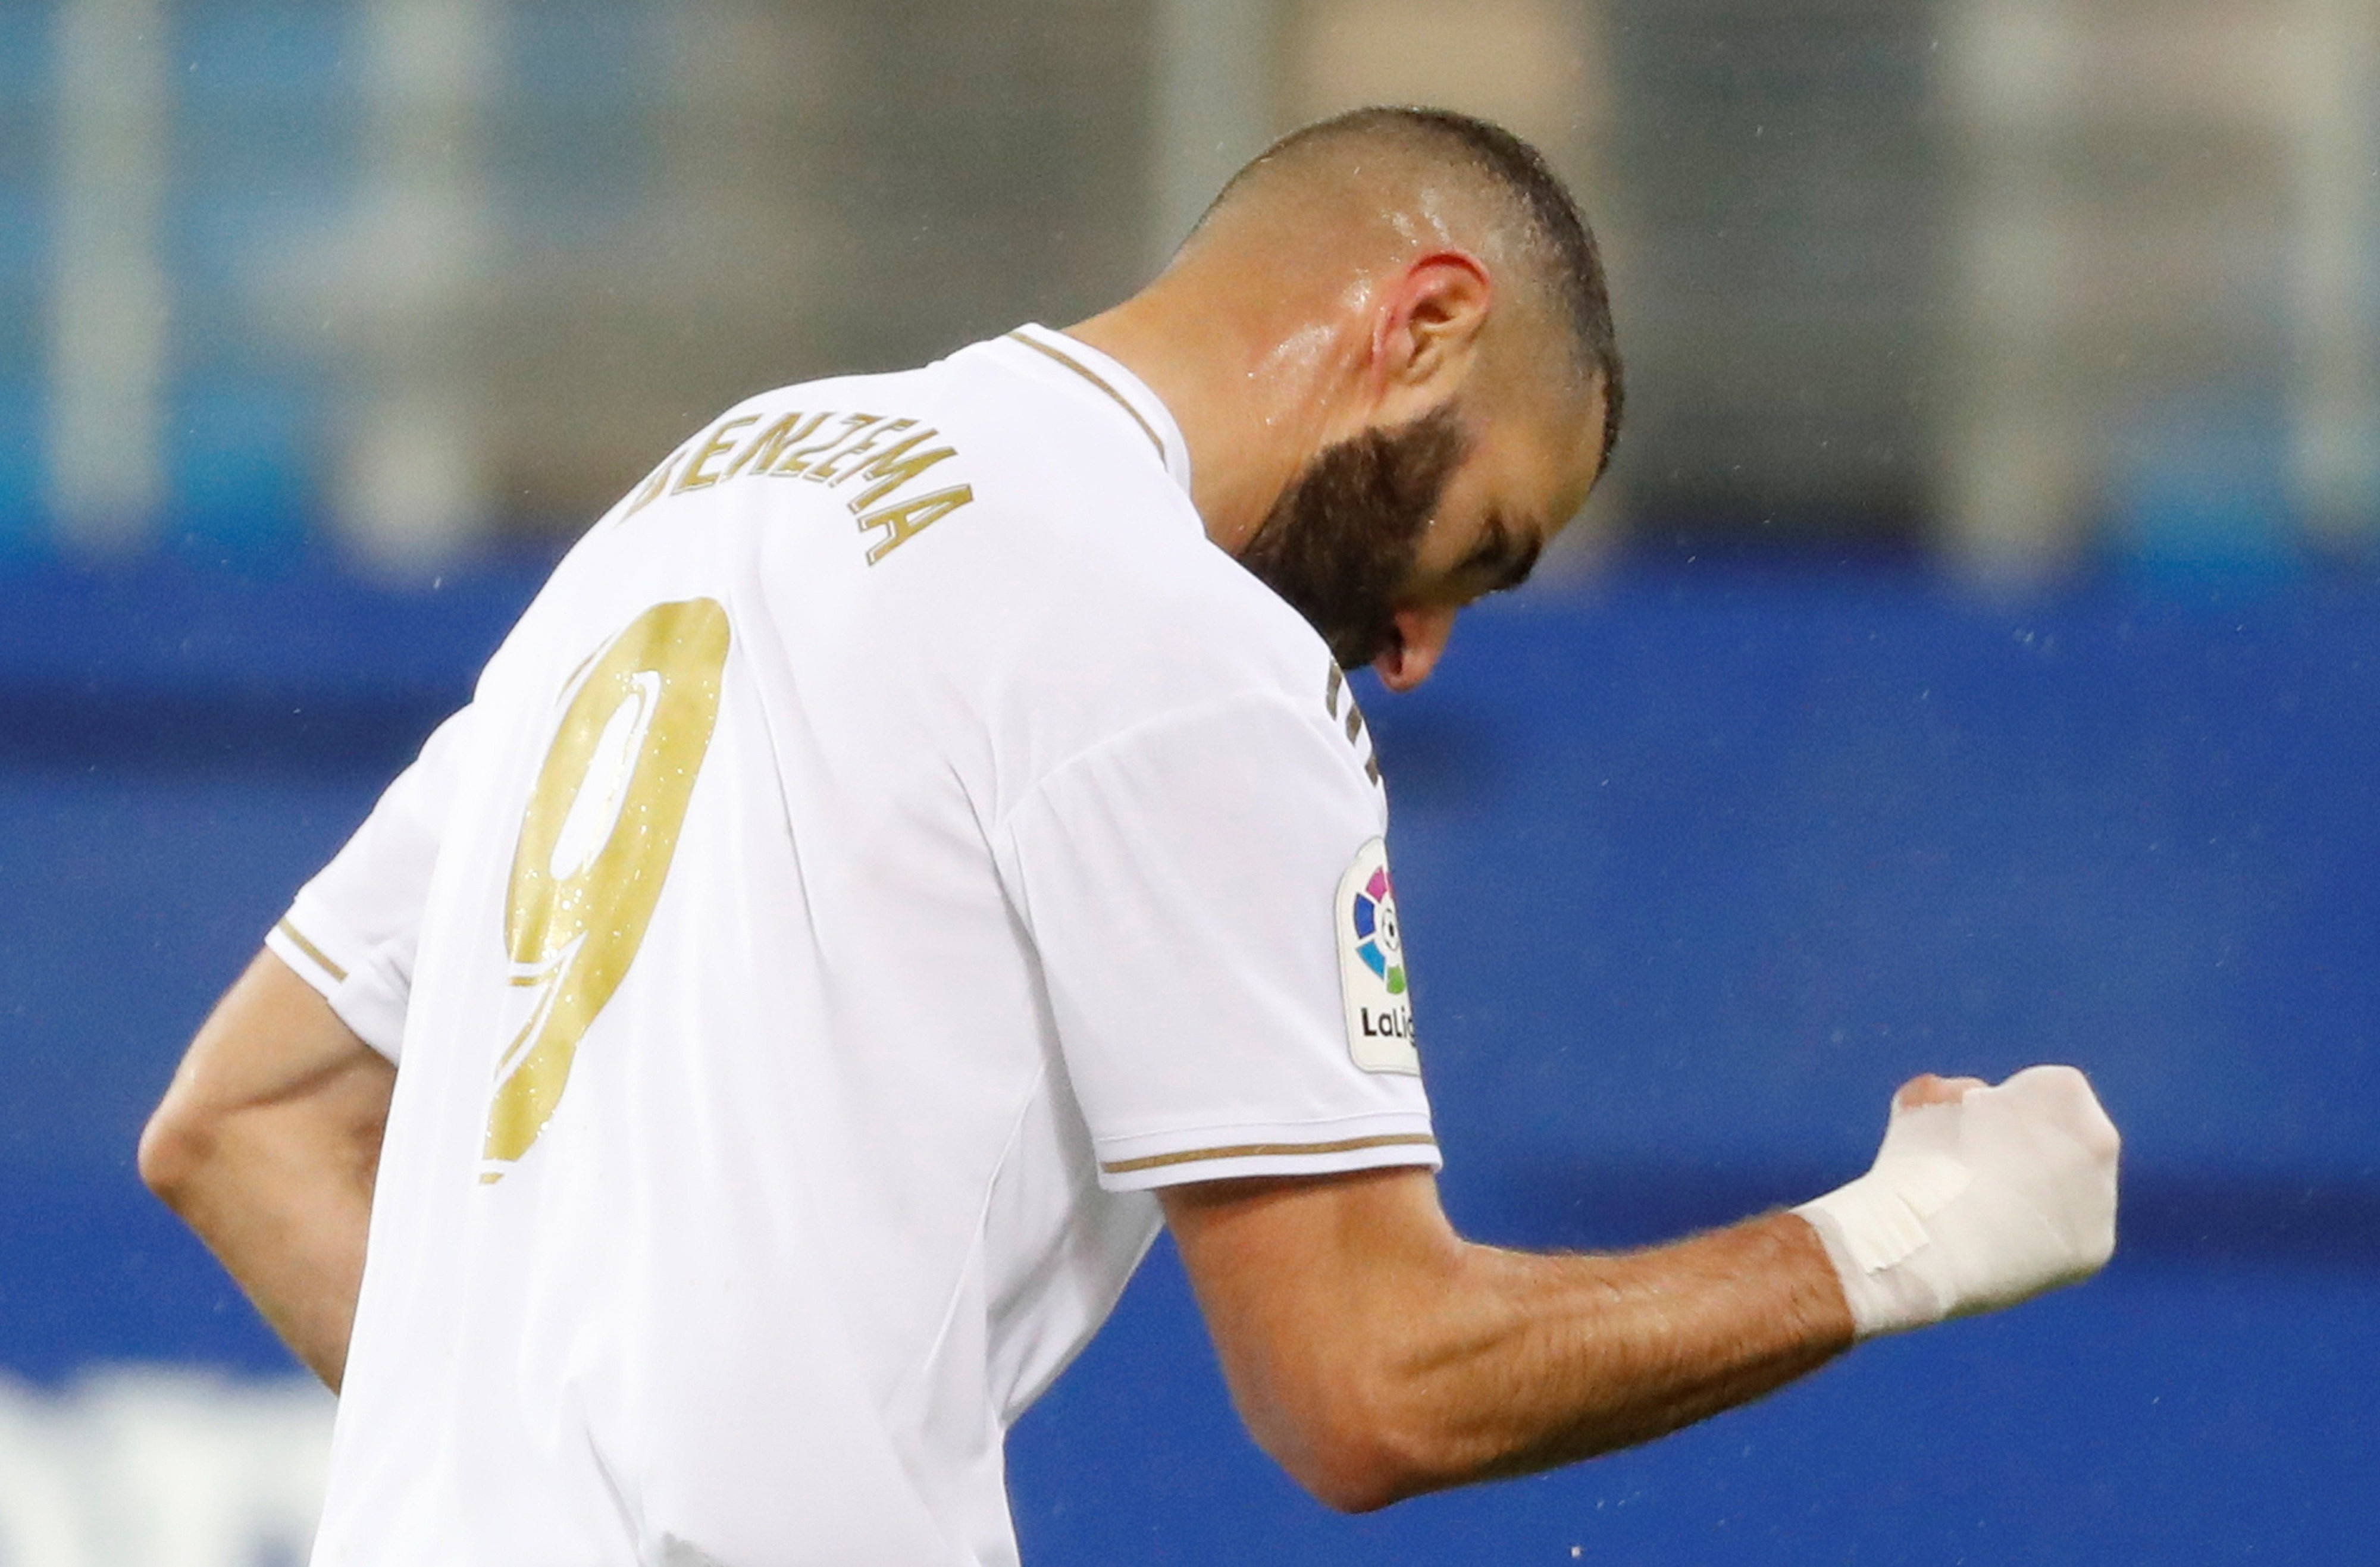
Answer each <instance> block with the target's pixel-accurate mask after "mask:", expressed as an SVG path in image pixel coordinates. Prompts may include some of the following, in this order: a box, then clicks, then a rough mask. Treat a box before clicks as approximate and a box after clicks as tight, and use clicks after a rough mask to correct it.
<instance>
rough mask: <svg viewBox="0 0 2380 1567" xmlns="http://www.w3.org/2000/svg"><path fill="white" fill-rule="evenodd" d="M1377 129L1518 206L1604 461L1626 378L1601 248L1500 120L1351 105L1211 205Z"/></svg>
mask: <svg viewBox="0 0 2380 1567" xmlns="http://www.w3.org/2000/svg"><path fill="white" fill-rule="evenodd" d="M1382 134H1386V135H1390V136H1400V135H1401V136H1403V137H1405V138H1407V139H1410V140H1420V141H1424V142H1428V143H1431V144H1434V145H1435V146H1437V147H1439V148H1440V149H1443V150H1445V151H1447V152H1452V153H1454V154H1455V155H1456V156H1459V157H1461V158H1463V160H1465V161H1466V162H1468V163H1469V164H1471V165H1472V166H1473V167H1475V168H1476V169H1478V170H1479V171H1481V172H1482V173H1484V174H1486V175H1488V176H1489V177H1490V178H1491V179H1493V180H1494V181H1495V182H1496V184H1497V185H1498V187H1500V188H1501V189H1502V190H1503V192H1504V193H1505V194H1506V195H1507V196H1509V197H1510V198H1512V200H1513V202H1514V203H1515V204H1516V205H1517V206H1518V207H1519V208H1520V211H1521V213H1522V215H1523V216H1524V218H1525V219H1526V221H1527V224H1528V226H1529V229H1530V231H1531V235H1532V237H1534V238H1535V239H1536V242H1537V243H1538V245H1540V246H1541V247H1542V248H1543V249H1544V251H1545V253H1546V255H1547V257H1548V262H1549V264H1548V267H1547V269H1546V271H1547V277H1546V282H1547V284H1548V285H1549V286H1550V287H1551V289H1552V290H1553V293H1554V297H1555V298H1557V299H1559V300H1560V302H1561V309H1562V313H1563V316H1564V317H1565V319H1566V320H1567V321H1568V322H1569V324H1570V329H1571V344H1572V348H1573V352H1574V353H1575V355H1576V357H1577V362H1578V364H1579V367H1580V368H1581V369H1583V370H1586V371H1588V372H1589V373H1591V374H1593V375H1595V376H1597V377H1598V378H1599V379H1600V380H1601V381H1602V383H1603V453H1602V457H1601V459H1600V463H1601V465H1602V466H1609V463H1610V461H1611V449H1612V447H1613V446H1614V445H1615V444H1617V443H1618V442H1619V440H1620V412H1621V403H1622V401H1623V399H1624V396H1625V393H1626V383H1625V381H1624V379H1623V377H1622V374H1621V363H1620V340H1619V335H1618V334H1617V333H1616V332H1614V330H1613V329H1612V324H1611V293H1610V289H1609V285H1607V284H1606V282H1605V280H1604V274H1603V254H1602V252H1601V251H1600V250H1599V249H1597V246H1596V243H1595V231H1594V229H1592V228H1590V227H1589V226H1588V225H1587V222H1586V218H1585V214H1584V213H1581V212H1580V211H1579V208H1578V201H1577V200H1576V199H1575V198H1574V197H1573V196H1572V195H1571V193H1570V188H1569V187H1567V186H1565V185H1564V184H1562V182H1561V176H1559V175H1557V174H1555V173H1554V171H1553V170H1552V169H1551V168H1549V167H1548V166H1547V164H1546V160H1545V155H1544V154H1543V153H1541V152H1538V151H1537V150H1536V148H1535V147H1532V146H1530V145H1529V144H1528V142H1526V141H1524V140H1522V139H1521V138H1519V137H1517V136H1515V135H1513V134H1512V132H1511V131H1509V130H1506V129H1505V128H1503V127H1502V126H1500V125H1496V124H1493V123H1491V122H1489V121H1488V120H1483V119H1480V118H1478V117H1477V116H1475V115H1463V114H1457V113H1455V112H1454V111H1453V110H1451V109H1430V108H1407V107H1397V106H1389V105H1379V106H1375V107H1371V108H1364V109H1351V110H1349V111H1347V112H1346V113H1345V114H1342V115H1332V116H1331V117H1330V118H1329V119H1327V120H1318V121H1316V122H1315V123H1314V124H1312V125H1309V126H1307V127H1305V128H1304V129H1302V130H1293V131H1292V132H1290V133H1289V134H1288V135H1287V136H1284V137H1282V138H1281V140H1278V141H1276V142H1274V143H1273V144H1272V145H1271V146H1270V147H1269V148H1267V149H1266V150H1265V151H1264V152H1262V153H1261V154H1259V155H1258V156H1257V159H1256V160H1255V161H1254V162H1253V163H1251V164H1248V166H1247V167H1246V168H1245V169H1242V170H1241V171H1240V173H1239V174H1238V175H1237V176H1234V177H1233V180H1232V184H1231V185H1227V186H1225V187H1224V188H1223V194H1222V195H1221V196H1219V197H1217V198H1216V205H1217V206H1220V205H1221V204H1222V203H1223V201H1224V200H1225V199H1227V198H1228V197H1229V196H1230V195H1231V192H1232V187H1233V186H1236V185H1238V184H1239V183H1240V181H1241V180H1243V179H1245V178H1246V177H1247V176H1248V175H1249V174H1250V173H1252V172H1254V171H1255V170H1256V169H1257V168H1260V167H1261V166H1263V165H1264V164H1266V163H1268V162H1269V161H1271V160H1272V159H1274V158H1277V157H1279V156H1280V155H1281V154H1282V153H1286V152H1297V151H1301V150H1303V149H1305V148H1308V147H1311V146H1313V145H1314V144H1315V143H1318V142H1323V141H1335V140H1340V139H1342V138H1346V137H1359V136H1366V135H1382ZM1209 210H1210V211H1211V210H1212V209H1209ZM1598 471H1599V469H1598Z"/></svg>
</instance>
